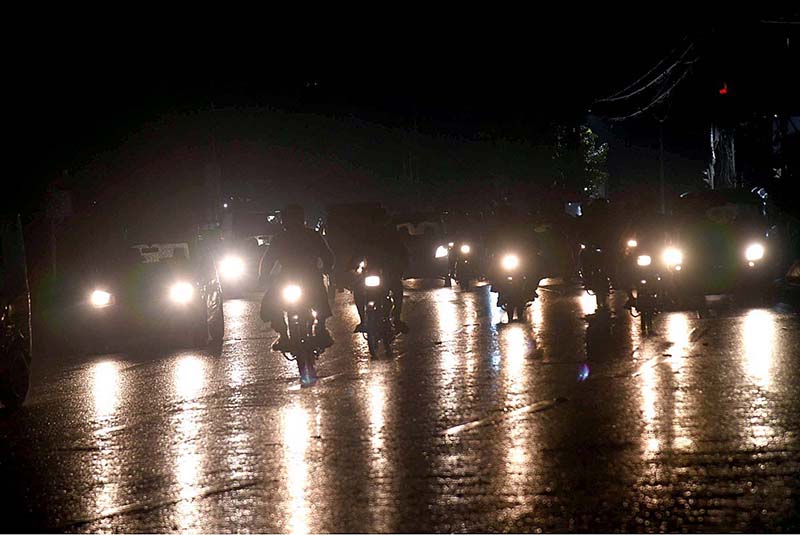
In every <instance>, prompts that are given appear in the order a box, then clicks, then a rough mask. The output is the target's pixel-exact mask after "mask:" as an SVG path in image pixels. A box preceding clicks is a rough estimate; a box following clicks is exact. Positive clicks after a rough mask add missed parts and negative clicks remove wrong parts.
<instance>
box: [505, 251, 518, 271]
mask: <svg viewBox="0 0 800 535" xmlns="http://www.w3.org/2000/svg"><path fill="white" fill-rule="evenodd" d="M517 266H519V257H518V256H517V255H514V254H508V255H506V256H504V257H503V269H506V270H509V271H510V270H512V269H517Z"/></svg>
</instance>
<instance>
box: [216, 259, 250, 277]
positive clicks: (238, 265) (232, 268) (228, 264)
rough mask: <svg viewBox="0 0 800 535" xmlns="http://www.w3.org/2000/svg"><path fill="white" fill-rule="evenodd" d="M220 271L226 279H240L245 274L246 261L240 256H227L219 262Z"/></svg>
mask: <svg viewBox="0 0 800 535" xmlns="http://www.w3.org/2000/svg"><path fill="white" fill-rule="evenodd" d="M219 271H220V274H221V275H222V276H223V277H224V278H226V279H238V278H239V277H241V276H242V275H243V274H244V261H243V260H242V259H241V258H239V257H238V256H226V257H225V258H223V259H222V262H220V263H219Z"/></svg>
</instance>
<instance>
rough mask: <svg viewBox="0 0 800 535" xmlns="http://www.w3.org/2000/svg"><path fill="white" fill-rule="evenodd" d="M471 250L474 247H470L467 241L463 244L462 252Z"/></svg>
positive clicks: (466, 252) (465, 252)
mask: <svg viewBox="0 0 800 535" xmlns="http://www.w3.org/2000/svg"><path fill="white" fill-rule="evenodd" d="M471 250H472V247H470V246H469V245H467V244H466V243H465V244H464V245H462V246H461V254H469V252H470V251H471Z"/></svg>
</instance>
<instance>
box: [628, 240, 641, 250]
mask: <svg viewBox="0 0 800 535" xmlns="http://www.w3.org/2000/svg"><path fill="white" fill-rule="evenodd" d="M638 246H639V242H638V241H636V240H628V247H630V248H631V249H633V248H634V247H638Z"/></svg>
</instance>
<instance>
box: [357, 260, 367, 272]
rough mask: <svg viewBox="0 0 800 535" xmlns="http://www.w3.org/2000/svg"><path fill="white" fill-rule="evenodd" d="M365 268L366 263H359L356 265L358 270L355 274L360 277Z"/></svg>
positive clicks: (363, 261) (364, 261)
mask: <svg viewBox="0 0 800 535" xmlns="http://www.w3.org/2000/svg"><path fill="white" fill-rule="evenodd" d="M366 268H367V261H366V260H362V261H361V262H359V263H358V269H357V270H356V273H358V274H359V275H360V274H361V273H363V272H364V270H365V269H366Z"/></svg>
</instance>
